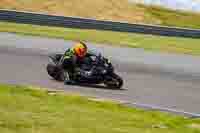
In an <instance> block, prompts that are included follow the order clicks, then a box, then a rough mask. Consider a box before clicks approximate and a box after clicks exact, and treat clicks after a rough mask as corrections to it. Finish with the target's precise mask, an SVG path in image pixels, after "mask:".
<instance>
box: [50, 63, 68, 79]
mask: <svg viewBox="0 0 200 133" xmlns="http://www.w3.org/2000/svg"><path fill="white" fill-rule="evenodd" d="M47 72H48V74H49V75H50V76H51V77H52V78H54V79H55V80H57V81H64V73H63V70H62V69H59V68H58V67H56V65H55V64H52V63H49V64H48V65H47Z"/></svg>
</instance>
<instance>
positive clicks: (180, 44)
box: [0, 22, 200, 55]
mask: <svg viewBox="0 0 200 133" xmlns="http://www.w3.org/2000/svg"><path fill="white" fill-rule="evenodd" d="M0 32H14V33H19V34H24V35H35V36H46V37H53V38H64V39H66V40H84V41H89V42H94V43H102V44H107V45H113V46H125V47H134V48H143V49H145V50H149V51H155V52H168V53H180V54H189V55H200V39H190V38H177V37H162V36H153V35H144V34H134V33H122V32H111V31H100V30H80V29H71V28H57V27H47V26H36V25H27V24H15V23H7V22H0ZM27 45H28V44H27ZM55 46H56V44H55Z"/></svg>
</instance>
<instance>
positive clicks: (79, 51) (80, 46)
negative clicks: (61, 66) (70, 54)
mask: <svg viewBox="0 0 200 133" xmlns="http://www.w3.org/2000/svg"><path fill="white" fill-rule="evenodd" d="M74 52H75V54H76V55H77V56H78V57H80V58H82V57H84V56H85V55H86V53H87V46H86V44H85V43H83V42H79V43H77V44H75V45H74Z"/></svg>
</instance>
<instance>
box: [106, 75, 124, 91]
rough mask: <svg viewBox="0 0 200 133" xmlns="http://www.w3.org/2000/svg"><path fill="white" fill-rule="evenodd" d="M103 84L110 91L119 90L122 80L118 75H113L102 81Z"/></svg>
mask: <svg viewBox="0 0 200 133" xmlns="http://www.w3.org/2000/svg"><path fill="white" fill-rule="evenodd" d="M104 84H105V85H106V86H107V87H109V88H111V89H121V87H122V86H123V80H122V78H121V77H120V76H119V75H117V74H115V73H113V74H112V75H110V76H109V77H108V78H107V80H106V81H104Z"/></svg>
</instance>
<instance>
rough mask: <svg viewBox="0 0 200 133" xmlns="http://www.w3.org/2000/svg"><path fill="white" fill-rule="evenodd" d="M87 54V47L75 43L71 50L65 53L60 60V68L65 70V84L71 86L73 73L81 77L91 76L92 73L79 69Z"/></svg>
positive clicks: (81, 43) (80, 43) (83, 44)
mask: <svg viewBox="0 0 200 133" xmlns="http://www.w3.org/2000/svg"><path fill="white" fill-rule="evenodd" d="M87 54H88V47H87V45H86V44H85V43H83V42H81V41H80V42H78V43H76V44H75V45H74V46H73V47H72V48H69V49H67V50H66V51H65V53H64V57H63V60H62V67H63V68H64V70H65V81H64V83H65V84H73V83H74V81H73V76H74V73H75V72H76V73H79V74H80V75H81V76H83V77H89V76H91V75H92V71H91V70H90V71H85V70H82V69H80V65H81V63H82V61H83V59H84V57H86V55H87Z"/></svg>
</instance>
